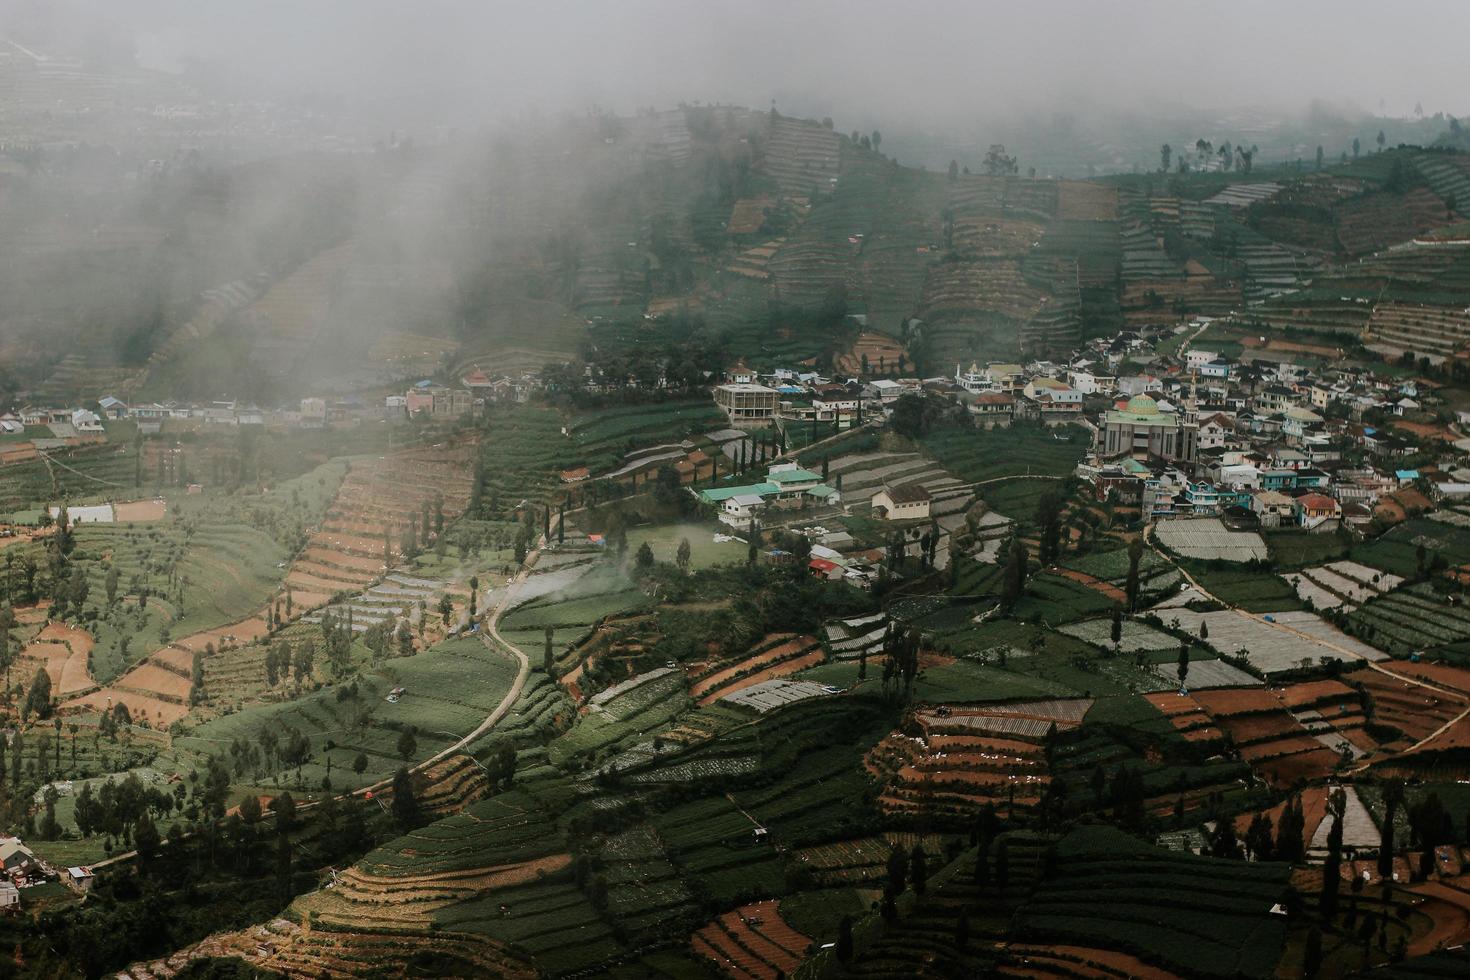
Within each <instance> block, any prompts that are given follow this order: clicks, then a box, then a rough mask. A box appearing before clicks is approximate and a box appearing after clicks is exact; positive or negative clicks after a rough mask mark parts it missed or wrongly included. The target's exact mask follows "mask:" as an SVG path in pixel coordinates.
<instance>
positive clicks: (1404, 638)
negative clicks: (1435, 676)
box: [1348, 583, 1470, 656]
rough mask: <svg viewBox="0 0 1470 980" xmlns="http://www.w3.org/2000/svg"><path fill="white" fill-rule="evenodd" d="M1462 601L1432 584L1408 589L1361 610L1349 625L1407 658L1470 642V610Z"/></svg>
mask: <svg viewBox="0 0 1470 980" xmlns="http://www.w3.org/2000/svg"><path fill="white" fill-rule="evenodd" d="M1459 598H1460V597H1459V596H1455V595H1450V596H1445V595H1440V594H1439V593H1437V592H1436V591H1434V589H1433V587H1432V586H1431V585H1429V584H1428V583H1419V584H1416V585H1408V586H1404V587H1402V588H1398V589H1395V590H1393V591H1392V592H1388V593H1386V594H1384V595H1380V596H1377V597H1375V598H1373V599H1372V600H1371V601H1369V602H1367V603H1365V604H1364V605H1362V606H1359V607H1358V608H1357V609H1356V610H1355V611H1354V612H1353V613H1352V614H1351V616H1350V617H1349V618H1348V622H1349V623H1350V624H1351V625H1352V628H1353V632H1354V633H1356V634H1357V635H1358V636H1361V637H1363V639H1365V640H1367V641H1369V642H1371V643H1373V644H1375V645H1377V646H1380V647H1382V648H1383V649H1385V650H1388V651H1389V652H1390V653H1395V654H1399V655H1404V656H1407V655H1408V654H1409V653H1410V652H1413V651H1417V650H1425V649H1433V648H1435V647H1442V646H1447V645H1449V644H1452V643H1459V642H1462V641H1464V640H1467V639H1470V609H1466V608H1465V607H1464V606H1463V605H1461V604H1460V602H1459Z"/></svg>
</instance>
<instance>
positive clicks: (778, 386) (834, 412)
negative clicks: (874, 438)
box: [713, 364, 922, 429]
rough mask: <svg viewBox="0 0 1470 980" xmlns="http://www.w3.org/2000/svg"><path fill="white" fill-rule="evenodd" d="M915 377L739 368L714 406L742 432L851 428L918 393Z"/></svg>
mask: <svg viewBox="0 0 1470 980" xmlns="http://www.w3.org/2000/svg"><path fill="white" fill-rule="evenodd" d="M921 385H922V382H921V381H919V379H916V378H909V379H903V380H897V381H895V380H893V379H890V378H880V379H877V380H872V381H864V380H860V379H858V378H845V379H844V378H828V377H823V376H822V375H820V374H818V373H817V372H815V371H809V370H805V371H803V370H797V369H795V368H783V367H778V368H775V369H773V370H771V371H770V372H768V373H765V374H759V373H757V372H756V371H755V370H753V369H751V368H749V367H746V366H745V365H744V364H738V365H736V366H735V367H733V368H730V369H728V370H727V371H726V372H725V380H724V382H723V383H721V384H717V385H715V386H714V389H713V394H714V399H715V404H716V405H718V406H719V407H720V408H721V409H723V410H724V412H725V414H726V415H727V416H729V419H730V424H731V425H733V426H735V427H737V428H741V429H762V428H767V427H780V428H786V427H788V426H801V425H819V426H825V427H828V428H831V427H833V426H835V427H837V428H839V429H847V428H851V427H852V426H854V425H857V424H860V423H862V422H863V421H866V420H870V419H873V418H880V417H882V414H883V412H884V410H885V409H886V408H887V407H889V406H891V405H892V404H893V402H895V401H897V400H898V398H899V397H900V396H901V395H903V394H905V393H907V392H912V391H918V390H919V389H920V387H921Z"/></svg>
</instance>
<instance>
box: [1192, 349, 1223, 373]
mask: <svg viewBox="0 0 1470 980" xmlns="http://www.w3.org/2000/svg"><path fill="white" fill-rule="evenodd" d="M1219 359H1220V355H1219V354H1218V353H1217V352H1215V351H1212V350H1200V349H1199V348H1195V349H1193V350H1191V351H1188V352H1187V353H1186V354H1185V355H1184V368H1185V370H1187V371H1198V370H1199V369H1200V368H1202V367H1204V366H1205V365H1206V364H1209V363H1211V362H1213V361H1217V360H1219Z"/></svg>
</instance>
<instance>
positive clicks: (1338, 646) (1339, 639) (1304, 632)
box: [1161, 607, 1386, 676]
mask: <svg viewBox="0 0 1470 980" xmlns="http://www.w3.org/2000/svg"><path fill="white" fill-rule="evenodd" d="M1161 615H1162V618H1164V619H1165V620H1167V621H1169V622H1171V623H1172V622H1175V621H1177V622H1178V624H1179V626H1180V628H1182V629H1184V630H1186V631H1187V632H1190V633H1193V634H1195V635H1196V636H1198V635H1199V631H1200V626H1201V625H1202V624H1203V625H1206V626H1208V628H1209V644H1210V646H1212V647H1214V648H1215V649H1216V650H1220V651H1222V652H1224V653H1228V654H1240V655H1242V656H1244V657H1245V658H1246V659H1247V660H1249V661H1250V663H1251V666H1252V667H1254V668H1256V669H1257V670H1259V671H1261V672H1262V673H1264V674H1266V675H1268V676H1270V675H1272V674H1280V673H1283V672H1286V671H1290V670H1297V669H1300V668H1302V666H1303V665H1304V664H1305V665H1311V666H1315V665H1317V664H1319V663H1321V662H1322V661H1323V660H1324V659H1326V660H1342V661H1347V662H1354V661H1360V660H1368V661H1378V660H1383V659H1385V657H1386V655H1385V654H1384V653H1382V652H1381V651H1379V650H1375V649H1373V648H1372V647H1370V646H1368V645H1367V644H1364V643H1361V642H1359V641H1358V640H1355V639H1353V638H1352V637H1350V636H1348V635H1347V634H1345V633H1343V632H1342V631H1341V630H1339V629H1337V628H1336V627H1335V626H1333V625H1332V624H1331V623H1328V622H1327V621H1325V620H1323V619H1320V618H1318V617H1317V616H1314V615H1313V614H1311V613H1309V612H1283V613H1275V614H1272V616H1271V618H1272V619H1273V620H1274V622H1267V621H1266V619H1265V618H1264V617H1258V616H1251V615H1247V614H1245V613H1241V612H1236V611H1234V610H1221V611H1218V612H1208V613H1197V612H1194V611H1192V610H1190V609H1185V608H1182V607H1174V608H1170V609H1168V610H1167V611H1164V612H1161Z"/></svg>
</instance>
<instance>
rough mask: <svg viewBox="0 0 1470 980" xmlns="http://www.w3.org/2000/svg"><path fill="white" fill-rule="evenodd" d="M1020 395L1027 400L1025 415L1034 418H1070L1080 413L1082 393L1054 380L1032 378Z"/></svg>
mask: <svg viewBox="0 0 1470 980" xmlns="http://www.w3.org/2000/svg"><path fill="white" fill-rule="evenodd" d="M1021 393H1022V394H1023V395H1024V396H1025V397H1026V399H1027V404H1026V409H1027V414H1028V415H1031V416H1033V417H1035V418H1040V419H1043V420H1049V419H1058V418H1072V417H1075V416H1076V415H1077V414H1078V413H1079V412H1081V411H1082V393H1081V392H1080V391H1076V390H1075V389H1072V388H1069V387H1067V385H1066V384H1065V383H1063V382H1061V381H1058V380H1056V379H1055V378H1046V377H1036V378H1032V379H1031V380H1030V381H1028V382H1026V386H1025V387H1024V388H1022V389H1021Z"/></svg>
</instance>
